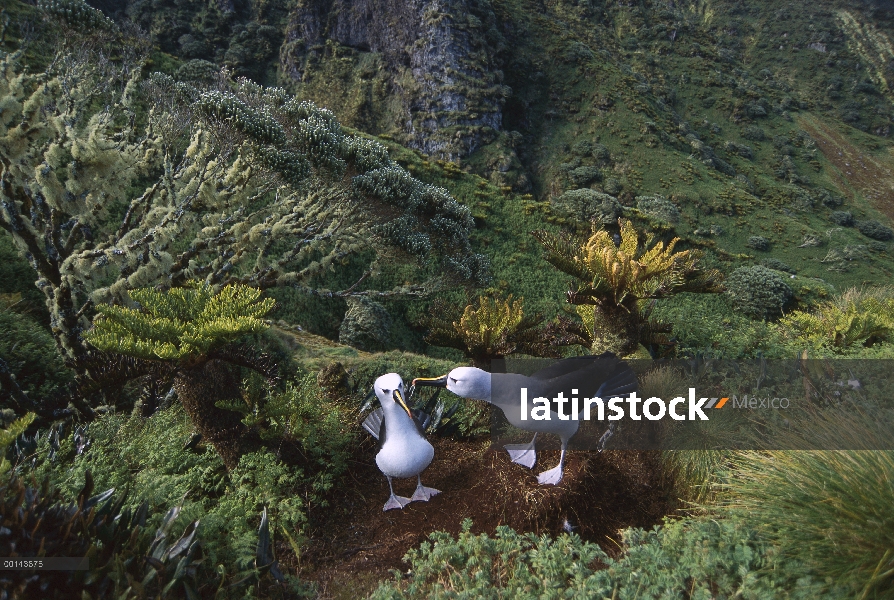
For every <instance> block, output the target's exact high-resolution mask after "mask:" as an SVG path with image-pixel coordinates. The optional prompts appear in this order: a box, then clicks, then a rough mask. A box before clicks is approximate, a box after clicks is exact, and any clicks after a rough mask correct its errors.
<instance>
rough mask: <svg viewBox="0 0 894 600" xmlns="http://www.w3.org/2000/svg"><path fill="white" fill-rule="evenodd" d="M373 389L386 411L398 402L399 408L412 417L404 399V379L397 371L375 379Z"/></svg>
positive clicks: (389, 410)
mask: <svg viewBox="0 0 894 600" xmlns="http://www.w3.org/2000/svg"><path fill="white" fill-rule="evenodd" d="M373 389H374V390H375V391H376V397H377V398H378V399H379V402H381V403H382V408H383V409H384V410H385V412H386V413H388V412H391V410H392V409H393V408H395V406H394V405H395V404H399V405H400V407H401V408H403V409H404V410H405V411H407V415H408V416H409V417H410V418H411V419H412V418H413V413H411V412H410V408H409V407H408V406H407V403H406V401H405V400H404V380H403V379H401V376H400V375H398V374H397V373H388V374H386V375H382V376H381V377H379V378H378V379H376V383H375V385H373Z"/></svg>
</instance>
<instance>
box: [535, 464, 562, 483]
mask: <svg viewBox="0 0 894 600" xmlns="http://www.w3.org/2000/svg"><path fill="white" fill-rule="evenodd" d="M562 475H563V473H562V465H559V466H558V467H554V468H552V469H550V470H549V471H544V472H543V473H541V474H540V475H538V476H537V483H539V484H540V485H556V484H557V483H559V482H560V481H562Z"/></svg>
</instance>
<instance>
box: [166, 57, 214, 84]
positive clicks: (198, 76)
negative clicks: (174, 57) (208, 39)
mask: <svg viewBox="0 0 894 600" xmlns="http://www.w3.org/2000/svg"><path fill="white" fill-rule="evenodd" d="M219 74H220V67H218V66H217V65H216V64H214V63H213V62H209V61H207V60H202V59H200V58H194V59H193V60H189V61H186V62H185V63H183V64H182V65H181V66H180V68H179V69H177V73H176V78H177V79H178V80H179V81H199V82H211V81H214V80H215V79H217V77H218V75H219Z"/></svg>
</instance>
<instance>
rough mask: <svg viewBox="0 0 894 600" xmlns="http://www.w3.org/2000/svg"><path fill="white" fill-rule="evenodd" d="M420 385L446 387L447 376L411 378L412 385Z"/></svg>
mask: <svg viewBox="0 0 894 600" xmlns="http://www.w3.org/2000/svg"><path fill="white" fill-rule="evenodd" d="M417 385H421V386H423V387H426V386H428V387H442V388H445V387H447V376H446V375H441V376H440V377H417V378H416V379H414V380H413V387H415V386H417Z"/></svg>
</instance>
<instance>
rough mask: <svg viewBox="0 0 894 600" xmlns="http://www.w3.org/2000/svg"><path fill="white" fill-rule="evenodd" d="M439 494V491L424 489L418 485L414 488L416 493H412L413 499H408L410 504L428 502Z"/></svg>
mask: <svg viewBox="0 0 894 600" xmlns="http://www.w3.org/2000/svg"><path fill="white" fill-rule="evenodd" d="M440 493H441V490H436V489H435V488H430V487H425V486H424V485H422V484H420V485H418V486H417V487H416V491H415V492H413V497H412V498H410V502H428V501H429V500H431V497H432V496H437V495H438V494H440Z"/></svg>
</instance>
